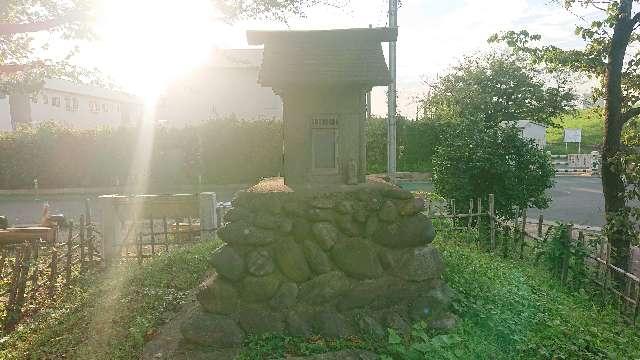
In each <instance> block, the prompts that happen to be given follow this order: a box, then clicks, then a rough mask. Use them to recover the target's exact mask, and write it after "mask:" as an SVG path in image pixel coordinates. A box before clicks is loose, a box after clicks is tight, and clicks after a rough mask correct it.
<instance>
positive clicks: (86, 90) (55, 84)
mask: <svg viewBox="0 0 640 360" xmlns="http://www.w3.org/2000/svg"><path fill="white" fill-rule="evenodd" d="M44 89H49V90H55V91H60V92H66V93H70V94H78V95H85V96H92V97H95V98H99V99H105V100H112V101H118V102H122V103H135V104H141V103H143V101H142V100H141V99H140V98H138V97H136V96H133V95H131V94H128V93H125V92H122V91H117V90H110V89H105V88H101V87H97V86H93V85H87V84H76V83H73V82H71V81H67V80H62V79H47V80H46V81H45V84H44Z"/></svg>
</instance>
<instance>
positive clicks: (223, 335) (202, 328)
mask: <svg viewBox="0 0 640 360" xmlns="http://www.w3.org/2000/svg"><path fill="white" fill-rule="evenodd" d="M180 330H181V332H182V337H183V338H184V340H185V341H187V342H188V343H192V344H196V345H201V346H207V347H214V348H233V347H237V346H240V345H241V344H242V342H243V341H244V332H243V331H242V329H240V327H238V325H237V324H236V323H235V322H234V321H232V320H231V319H229V318H228V317H226V316H221V315H214V314H208V313H204V312H196V313H194V314H193V315H192V316H191V317H190V318H189V319H187V320H186V321H185V322H184V323H183V325H182V327H181V329H180Z"/></svg>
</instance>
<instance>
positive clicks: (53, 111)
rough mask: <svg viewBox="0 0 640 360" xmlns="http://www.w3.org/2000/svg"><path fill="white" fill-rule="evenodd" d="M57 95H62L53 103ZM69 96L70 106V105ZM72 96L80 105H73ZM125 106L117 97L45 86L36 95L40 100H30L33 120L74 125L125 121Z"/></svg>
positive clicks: (92, 126)
mask: <svg viewBox="0 0 640 360" xmlns="http://www.w3.org/2000/svg"><path fill="white" fill-rule="evenodd" d="M56 97H57V98H59V99H60V104H59V106H54V105H53V101H54V100H53V99H54V98H56ZM45 99H46V103H45ZM67 99H69V104H70V106H71V108H67ZM73 99H76V100H77V102H78V107H77V108H74V107H73ZM92 103H93V104H95V107H94V108H93V110H92V109H91V106H90V104H92ZM123 110H124V106H123V105H122V103H120V102H118V101H113V100H109V99H101V98H96V97H92V96H85V95H80V94H73V93H67V92H61V91H57V90H50V89H44V90H42V91H41V92H40V93H39V94H38V95H37V101H34V100H33V99H32V101H31V119H32V121H33V122H34V123H39V122H43V121H48V120H52V121H55V122H57V123H59V124H62V125H65V126H68V127H72V128H75V129H95V128H99V127H118V126H120V125H121V124H122V111H123ZM140 116H141V115H138V116H137V117H136V118H135V119H137V118H138V117H140ZM135 119H134V120H135Z"/></svg>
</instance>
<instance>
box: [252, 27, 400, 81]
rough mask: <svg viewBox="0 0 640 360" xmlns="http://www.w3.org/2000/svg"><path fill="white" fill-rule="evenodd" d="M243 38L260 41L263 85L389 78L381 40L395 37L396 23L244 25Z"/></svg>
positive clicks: (260, 79) (256, 43)
mask: <svg viewBox="0 0 640 360" xmlns="http://www.w3.org/2000/svg"><path fill="white" fill-rule="evenodd" d="M247 38H248V40H249V44H250V45H262V44H264V47H265V48H264V56H263V61H262V68H261V70H260V76H259V82H260V84H262V85H263V86H272V87H274V86H276V87H277V86H279V85H284V84H305V85H308V84H339V83H342V84H344V83H358V84H362V85H366V86H385V85H388V84H389V83H390V82H391V76H390V74H389V70H388V68H387V64H386V62H385V58H384V53H383V52H382V46H381V44H380V43H381V42H388V41H395V40H396V38H397V29H387V28H376V29H343V30H314V31H249V32H247Z"/></svg>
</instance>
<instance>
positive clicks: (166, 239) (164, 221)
mask: <svg viewBox="0 0 640 360" xmlns="http://www.w3.org/2000/svg"><path fill="white" fill-rule="evenodd" d="M162 231H163V232H164V250H165V251H169V224H167V217H166V216H165V217H163V218H162Z"/></svg>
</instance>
